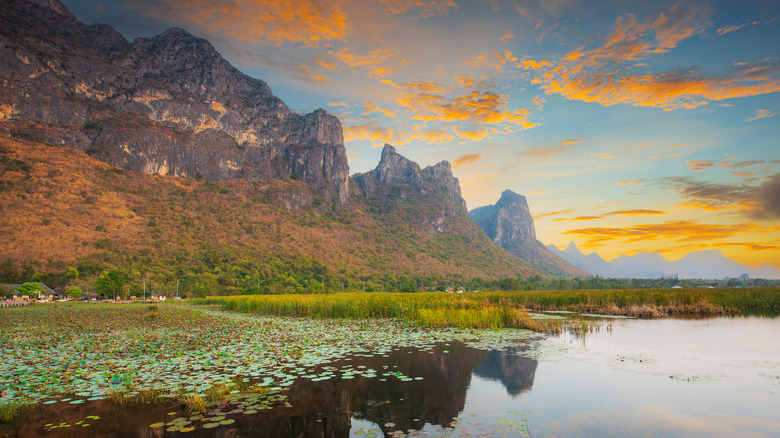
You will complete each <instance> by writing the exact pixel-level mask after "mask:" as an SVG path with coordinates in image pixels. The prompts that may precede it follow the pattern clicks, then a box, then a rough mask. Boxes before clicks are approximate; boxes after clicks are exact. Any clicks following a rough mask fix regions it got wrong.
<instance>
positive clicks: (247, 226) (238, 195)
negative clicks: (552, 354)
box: [0, 124, 537, 295]
mask: <svg viewBox="0 0 780 438" xmlns="http://www.w3.org/2000/svg"><path fill="white" fill-rule="evenodd" d="M4 129H7V128H6V127H5V125H3V124H0V132H2V131H3V130H4ZM5 132H6V134H4V135H3V136H0V148H1V149H0V206H1V208H2V210H1V211H0V213H1V214H0V217H1V219H0V235H2V236H3V238H2V243H3V244H2V245H0V262H3V263H2V266H0V277H2V278H0V282H2V281H14V279H15V278H18V277H19V276H20V275H22V271H24V269H27V270H28V271H29V269H31V268H32V269H34V270H37V271H38V272H41V273H51V274H52V276H55V277H56V276H63V277H62V278H63V279H64V276H65V275H66V273H67V268H68V267H69V266H70V267H75V268H77V269H78V272H79V275H80V279H81V280H80V281H82V283H83V285H84V286H85V287H91V281H92V280H93V279H94V277H95V275H98V274H99V273H100V272H101V271H103V270H104V269H106V268H108V267H111V266H114V267H117V268H119V269H120V270H122V272H123V273H124V274H125V275H126V277H127V279H128V281H131V282H133V284H136V285H138V284H140V279H141V278H142V277H143V276H144V275H146V274H148V276H149V278H150V281H151V282H152V283H154V284H157V285H162V284H164V285H166V286H165V287H167V288H168V290H171V289H172V288H174V287H175V283H176V281H177V280H179V281H180V290H181V291H183V292H184V293H188V294H194V295H203V294H207V293H209V294H213V293H217V292H219V293H237V292H241V291H252V290H257V288H258V287H259V288H260V290H262V291H271V292H282V291H296V290H298V291H304V290H311V291H321V290H322V285H323V284H324V285H325V286H326V287H327V288H329V289H335V290H339V289H341V288H345V289H350V288H352V289H361V288H366V289H367V290H371V289H375V290H382V289H384V290H389V289H394V290H401V289H408V290H413V289H415V288H418V287H432V286H436V285H439V284H447V283H451V282H458V281H467V280H469V279H474V278H485V279H496V278H503V277H512V278H517V277H528V276H530V275H533V274H536V273H537V271H536V270H534V269H533V268H532V267H530V266H529V265H528V264H527V263H525V262H523V261H522V260H519V259H518V258H516V257H514V256H512V255H510V254H508V253H506V252H505V251H504V250H502V249H501V248H498V247H497V246H495V245H494V244H493V243H492V242H491V241H490V240H489V239H487V238H486V237H485V236H484V234H483V233H481V231H479V229H478V228H477V227H476V226H475V225H474V223H473V222H471V220H469V219H468V216H467V215H466V214H465V212H461V213H460V214H459V215H455V216H453V217H448V219H447V221H446V227H445V228H446V229H442V230H441V231H439V230H438V229H437V230H432V229H431V228H430V227H426V226H425V223H426V218H431V217H436V214H439V212H442V211H449V210H457V209H458V207H457V206H454V207H453V205H454V204H453V203H452V201H451V200H449V199H448V198H447V197H446V196H441V195H439V196H438V197H424V198H418V199H402V198H400V197H393V196H389V197H384V196H376V197H368V198H367V197H364V196H362V195H358V196H355V197H354V199H353V200H352V201H351V202H350V205H348V206H342V207H339V208H336V207H335V206H336V201H329V200H328V199H326V198H325V197H324V196H323V195H322V194H320V193H318V192H317V191H315V190H314V189H313V188H312V187H311V186H310V185H307V184H304V183H302V182H299V181H293V180H289V179H286V180H275V179H264V180H262V181H247V180H243V179H232V180H227V181H221V182H210V181H204V180H196V179H194V178H182V177H174V176H163V175H147V174H143V173H139V172H135V171H130V170H124V169H117V168H114V167H112V166H109V165H107V164H105V163H103V162H101V161H98V160H96V159H94V158H92V157H90V156H89V155H88V154H86V153H84V152H81V151H78V150H75V149H72V148H67V147H61V146H52V145H47V144H43V143H33V142H28V141H21V140H17V139H12V138H10V137H8V131H7V130H6V131H5ZM396 187H397V186H396ZM382 190H384V191H386V192H393V191H394V190H395V189H394V188H393V186H386V187H385V188H384V189H382ZM15 276H16V277H15ZM57 278H60V277H57ZM136 287H137V286H136Z"/></svg>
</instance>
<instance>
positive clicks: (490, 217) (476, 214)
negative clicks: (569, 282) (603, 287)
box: [469, 190, 588, 276]
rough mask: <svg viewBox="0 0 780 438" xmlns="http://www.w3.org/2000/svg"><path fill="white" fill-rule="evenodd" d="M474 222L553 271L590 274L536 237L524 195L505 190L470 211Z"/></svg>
mask: <svg viewBox="0 0 780 438" xmlns="http://www.w3.org/2000/svg"><path fill="white" fill-rule="evenodd" d="M469 214H470V215H471V218H472V219H474V222H476V223H477V225H479V227H480V228H482V230H484V231H485V234H487V235H488V237H489V238H490V239H491V240H493V242H495V243H496V244H497V245H498V246H500V247H502V248H504V249H505V250H507V251H509V252H510V253H512V254H514V255H516V256H517V257H519V258H521V259H523V260H525V261H527V262H529V263H531V265H533V266H535V267H536V268H539V269H540V270H542V271H544V272H547V273H550V274H556V275H560V274H564V275H585V276H587V275H588V274H587V273H586V272H584V271H582V270H580V269H578V268H575V267H574V266H572V265H570V264H569V263H567V262H565V261H564V260H562V259H561V258H559V257H557V256H556V255H554V254H552V253H551V252H550V251H549V250H547V248H545V246H544V245H543V244H542V243H541V242H539V241H538V240H537V239H536V230H535V229H534V220H533V217H532V216H531V212H530V210H529V209H528V202H527V201H526V199H525V197H524V196H522V195H518V194H517V193H515V192H513V191H511V190H504V192H503V193H501V198H500V199H499V200H498V202H496V203H495V204H494V205H488V206H484V207H478V208H475V209H473V210H471V212H469Z"/></svg>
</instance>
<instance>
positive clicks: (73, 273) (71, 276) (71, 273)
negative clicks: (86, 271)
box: [65, 266, 79, 283]
mask: <svg viewBox="0 0 780 438" xmlns="http://www.w3.org/2000/svg"><path fill="white" fill-rule="evenodd" d="M77 278H79V270H78V269H76V268H74V267H73V266H68V269H67V271H65V280H66V281H67V282H68V283H70V282H72V281H73V280H76V279H77Z"/></svg>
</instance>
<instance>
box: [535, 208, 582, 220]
mask: <svg viewBox="0 0 780 438" xmlns="http://www.w3.org/2000/svg"><path fill="white" fill-rule="evenodd" d="M572 212H574V210H571V209H569V210H558V211H551V212H549V213H541V214H538V215H536V216H534V217H533V218H534V220H536V219H542V218H545V217H548V216H558V215H562V214H569V213H572Z"/></svg>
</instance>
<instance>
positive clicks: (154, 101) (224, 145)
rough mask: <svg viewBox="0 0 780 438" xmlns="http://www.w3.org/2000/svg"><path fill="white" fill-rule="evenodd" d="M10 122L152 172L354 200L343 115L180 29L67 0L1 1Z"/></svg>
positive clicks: (0, 70) (26, 133) (1, 114)
mask: <svg viewBox="0 0 780 438" xmlns="http://www.w3.org/2000/svg"><path fill="white" fill-rule="evenodd" d="M0 29H1V30H0V85H2V88H0V89H1V90H2V92H0V123H3V124H4V125H5V126H6V129H9V130H11V131H12V133H13V134H15V135H17V136H21V137H25V138H33V139H36V140H40V141H46V142H48V143H53V144H63V145H67V146H71V147H74V148H77V149H81V150H84V151H87V152H89V153H90V154H91V155H93V156H95V157H96V158H98V159H100V160H102V161H105V162H107V163H109V164H111V165H114V166H117V167H122V168H126V169H132V170H136V171H140V172H147V173H160V174H172V175H178V176H189V177H203V178H205V179H208V180H225V179H229V178H245V179H251V180H255V179H262V178H278V179H282V178H292V179H297V180H300V181H303V182H306V183H307V184H309V185H310V186H311V187H313V188H314V189H315V190H316V191H317V192H318V193H322V194H323V195H324V197H325V198H327V199H331V200H334V201H336V202H337V203H340V204H345V203H347V202H348V200H349V187H348V181H349V166H348V164H347V157H346V150H345V148H344V141H343V133H342V127H341V123H340V122H339V120H338V119H337V118H336V117H335V116H333V115H330V114H327V113H326V112H325V111H324V110H321V109H320V110H317V111H315V112H313V113H310V114H306V115H300V114H295V113H292V112H291V111H290V110H289V108H288V107H287V106H286V105H285V104H284V102H282V101H281V100H280V99H279V98H277V97H275V96H274V95H273V94H272V93H271V90H270V88H269V87H268V85H267V84H266V83H265V82H263V81H260V80H257V79H253V78H250V77H248V76H246V75H244V74H242V73H241V72H239V71H238V70H236V69H235V68H234V67H233V66H231V65H230V63H228V62H227V61H226V60H225V59H223V58H222V57H221V56H220V55H219V53H217V51H216V50H215V49H214V47H213V46H212V45H211V44H210V43H209V42H208V41H206V40H204V39H200V38H196V37H194V36H193V35H191V34H189V33H188V32H186V31H184V30H182V29H170V30H168V31H166V32H165V33H163V34H161V35H157V36H154V37H152V38H137V39H136V40H135V41H133V42H132V43H128V42H127V41H126V40H125V38H124V37H122V35H120V34H119V33H118V32H116V31H115V30H114V29H112V28H111V27H110V26H106V25H98V24H93V25H89V26H87V25H85V24H83V23H81V22H79V21H78V20H77V19H76V18H75V17H74V16H73V15H72V14H71V13H70V12H69V11H68V10H67V8H66V7H65V6H64V5H63V4H62V3H61V2H60V1H59V0H35V1H29V0H7V1H4V2H3V3H2V5H0Z"/></svg>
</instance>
